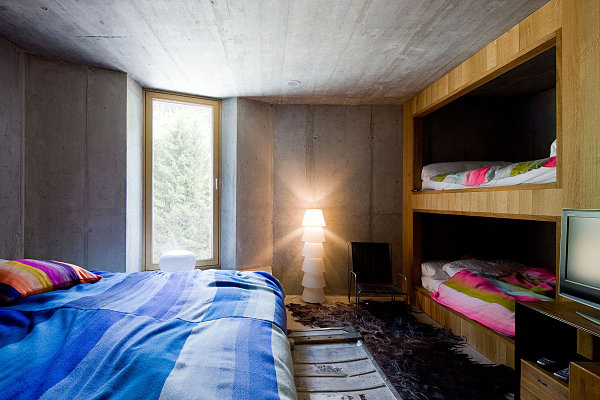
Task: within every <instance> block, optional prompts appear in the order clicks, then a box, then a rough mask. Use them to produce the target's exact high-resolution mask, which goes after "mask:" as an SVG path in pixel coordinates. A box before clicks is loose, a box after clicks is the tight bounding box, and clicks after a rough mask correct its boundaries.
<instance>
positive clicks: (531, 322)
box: [515, 301, 600, 399]
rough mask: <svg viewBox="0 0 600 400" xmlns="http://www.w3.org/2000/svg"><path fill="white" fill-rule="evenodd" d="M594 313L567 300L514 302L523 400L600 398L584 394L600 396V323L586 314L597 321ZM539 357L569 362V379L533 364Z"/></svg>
mask: <svg viewBox="0 0 600 400" xmlns="http://www.w3.org/2000/svg"><path fill="white" fill-rule="evenodd" d="M597 312H598V310H596V309H594V308H591V307H589V306H586V305H584V304H581V303H577V302H571V301H557V302H555V301H530V302H517V304H516V306H515V361H516V362H515V371H516V372H517V376H519V378H520V385H519V389H520V393H519V394H520V398H521V399H547V398H552V399H569V398H571V399H575V398H577V399H584V398H598V397H589V396H588V395H589V394H590V393H594V395H595V393H598V394H599V395H600V324H598V323H595V322H592V321H591V320H589V319H588V318H587V317H588V316H590V315H592V317H598V322H599V323H600V315H599V316H596V315H594V314H595V313H597ZM599 314H600V313H599ZM584 315H585V316H584ZM543 357H546V358H549V359H552V360H555V361H558V363H559V364H562V367H564V366H567V365H569V366H570V376H569V381H568V382H565V381H562V380H560V379H559V378H557V377H555V376H554V375H553V374H552V372H548V371H546V370H544V369H542V368H541V367H540V366H539V365H537V364H536V360H538V359H540V358H543ZM562 367H561V368H562ZM556 369H559V368H558V367H557V368H556ZM590 391H593V392H590ZM582 394H585V396H584V397H581V396H582ZM516 398H519V397H518V396H517V397H516Z"/></svg>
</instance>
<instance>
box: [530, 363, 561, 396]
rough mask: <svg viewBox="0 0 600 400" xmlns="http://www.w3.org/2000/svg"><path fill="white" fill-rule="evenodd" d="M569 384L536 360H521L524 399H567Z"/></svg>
mask: <svg viewBox="0 0 600 400" xmlns="http://www.w3.org/2000/svg"><path fill="white" fill-rule="evenodd" d="M568 398H569V386H568V385H567V383H566V382H564V381H561V380H560V379H558V378H557V377H555V376H554V375H552V373H550V372H548V371H545V370H543V369H541V368H540V367H538V366H537V365H536V364H535V363H534V362H531V361H525V360H521V399H522V400H538V399H539V400H546V399H548V400H549V399H552V400H567V399H568Z"/></svg>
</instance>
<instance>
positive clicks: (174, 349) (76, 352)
mask: <svg viewBox="0 0 600 400" xmlns="http://www.w3.org/2000/svg"><path fill="white" fill-rule="evenodd" d="M94 272H96V273H97V274H99V275H102V277H103V279H101V280H100V281H98V282H96V283H88V284H83V285H78V286H74V287H72V288H70V289H68V290H58V291H53V292H48V293H43V294H38V295H35V296H31V297H28V298H25V299H23V300H21V301H20V302H18V303H17V304H15V305H12V306H7V307H0V365H2V368H0V393H1V396H0V397H2V398H7V399H34V398H36V399H37V398H41V399H57V398H61V399H92V398H111V399H249V398H252V399H295V398H296V392H295V386H294V383H293V370H292V368H293V366H292V361H291V354H290V349H289V344H288V341H287V338H286V334H285V332H286V314H285V307H284V303H283V299H284V294H283V290H282V288H281V286H280V284H279V282H278V281H277V280H276V279H275V278H273V277H272V276H271V275H269V274H267V273H262V272H237V271H220V270H209V271H199V270H195V271H185V272H173V273H164V272H159V271H156V272H143V273H142V272H140V273H131V274H120V273H117V274H113V273H107V272H99V271H94Z"/></svg>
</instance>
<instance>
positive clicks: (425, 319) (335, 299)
mask: <svg viewBox="0 0 600 400" xmlns="http://www.w3.org/2000/svg"><path fill="white" fill-rule="evenodd" d="M285 303H286V304H290V303H295V304H307V303H305V302H304V301H302V298H301V296H300V295H288V296H287V297H286V298H285ZM335 303H345V304H347V303H348V297H347V296H326V299H325V303H324V305H333V304H335ZM286 311H287V327H288V329H291V330H299V329H307V328H309V327H308V326H306V325H303V324H301V323H300V322H298V321H297V320H295V319H294V317H293V316H292V314H291V313H290V311H289V310H286ZM413 315H414V316H415V317H416V319H417V320H418V321H419V322H421V323H424V324H429V325H432V326H435V327H437V328H443V326H442V325H440V324H439V323H438V322H436V321H435V320H434V319H432V318H431V317H429V316H428V315H427V314H426V313H420V312H414V313H413ZM461 351H462V352H463V353H465V354H467V355H469V356H470V357H471V359H472V360H473V361H474V362H476V363H479V364H493V361H492V360H490V359H489V358H487V357H486V356H485V355H483V354H482V353H480V352H478V351H477V350H475V349H474V348H473V347H472V346H471V345H469V344H465V345H464V346H463V347H462V348H461Z"/></svg>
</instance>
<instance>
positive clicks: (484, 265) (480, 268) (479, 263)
mask: <svg viewBox="0 0 600 400" xmlns="http://www.w3.org/2000/svg"><path fill="white" fill-rule="evenodd" d="M463 269H468V270H469V271H474V272H484V273H487V271H492V270H493V269H494V263H492V262H490V261H483V260H477V259H475V258H469V259H465V260H457V261H452V262H449V263H448V264H446V265H444V268H443V270H444V271H446V273H447V274H448V275H449V276H450V277H452V276H454V275H456V274H457V273H459V272H460V271H462V270H463Z"/></svg>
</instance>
